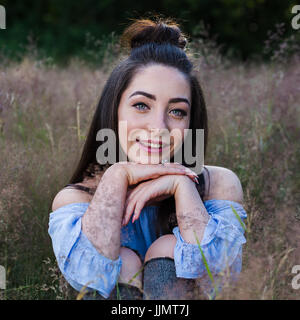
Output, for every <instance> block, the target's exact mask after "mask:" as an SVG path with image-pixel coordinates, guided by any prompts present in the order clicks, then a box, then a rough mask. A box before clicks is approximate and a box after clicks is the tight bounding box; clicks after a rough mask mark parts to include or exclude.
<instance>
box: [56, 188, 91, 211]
mask: <svg viewBox="0 0 300 320" xmlns="http://www.w3.org/2000/svg"><path fill="white" fill-rule="evenodd" d="M78 184H80V185H83V184H82V183H78ZM92 197H93V196H92V195H91V194H89V193H87V192H84V191H81V190H78V189H75V188H69V187H66V188H63V189H62V190H60V191H59V192H58V193H57V194H56V196H55V197H54V199H53V202H52V211H55V210H57V209H58V208H60V207H62V206H65V205H67V204H70V203H79V202H91V200H92Z"/></svg>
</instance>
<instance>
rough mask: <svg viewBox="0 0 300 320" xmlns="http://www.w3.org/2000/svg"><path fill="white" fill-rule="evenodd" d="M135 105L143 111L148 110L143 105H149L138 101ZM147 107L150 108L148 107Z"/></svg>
mask: <svg viewBox="0 0 300 320" xmlns="http://www.w3.org/2000/svg"><path fill="white" fill-rule="evenodd" d="M133 106H134V107H136V108H137V109H138V110H141V111H144V110H146V108H143V107H147V106H146V105H145V104H144V103H142V102H138V103H136V104H134V105H133ZM140 106H142V107H140ZM147 108H148V107H147Z"/></svg>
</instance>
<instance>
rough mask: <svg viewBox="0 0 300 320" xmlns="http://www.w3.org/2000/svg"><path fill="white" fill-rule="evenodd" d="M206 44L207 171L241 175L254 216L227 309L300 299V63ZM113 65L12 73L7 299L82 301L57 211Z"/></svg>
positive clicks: (3, 249) (1, 238)
mask: <svg viewBox="0 0 300 320" xmlns="http://www.w3.org/2000/svg"><path fill="white" fill-rule="evenodd" d="M201 45H202V44H201V43H197V42H194V44H193V46H192V47H191V57H192V58H193V61H194V64H195V69H196V70H197V72H198V76H199V80H200V83H201V85H202V87H203V91H204V93H205V98H206V102H207V108H208V115H209V128H210V136H209V147H208V156H207V157H206V159H205V163H206V164H207V165H216V166H223V167H227V168H229V169H231V170H233V171H234V172H235V173H236V174H237V175H238V176H239V178H240V180H241V182H242V186H243V190H244V196H245V203H244V206H245V209H246V211H247V213H248V219H247V221H246V225H247V233H246V237H247V243H246V244H245V246H244V249H243V270H242V273H241V275H240V277H239V281H238V282H237V283H236V285H235V286H233V285H229V286H227V287H226V286H225V287H224V290H223V291H222V293H221V294H220V296H218V299H298V298H299V292H298V291H297V290H295V289H293V288H292V286H291V281H292V277H293V276H294V275H293V274H292V273H291V269H292V266H293V265H295V264H300V249H299V245H298V244H299V237H300V236H299V235H300V204H299V187H300V185H299V181H300V179H299V170H298V165H299V163H300V161H299V160H300V151H299V150H300V143H299V136H300V135H299V103H300V85H299V84H300V60H299V56H297V55H295V56H294V57H293V59H292V58H291V59H290V60H289V61H285V62H276V61H273V62H272V63H270V64H264V63H256V64H250V63H249V64H242V63H238V62H232V61H228V60H226V59H224V58H222V57H221V56H220V55H219V54H218V52H217V51H214V50H212V49H211V48H209V47H208V48H207V50H205V51H203V50H202V49H203V47H202V46H201ZM200 49H201V50H200ZM121 57H122V56H121V55H120V56H118V55H116V59H119V58H121ZM109 58H110V59H111V57H109ZM115 63H117V62H115ZM104 65H105V68H101V67H97V68H91V66H87V65H86V64H85V63H83V62H81V61H78V60H77V61H75V60H74V61H73V62H71V63H70V65H69V66H68V67H66V68H58V67H57V66H56V65H55V64H51V65H47V64H45V63H43V61H38V60H36V59H32V58H30V57H28V58H26V59H24V60H23V61H22V63H19V64H13V63H11V64H9V63H7V61H6V63H5V64H4V63H2V65H1V73H0V143H1V153H0V161H1V167H0V265H3V266H5V268H6V270H7V275H6V277H7V289H6V290H1V291H0V298H1V299H73V298H74V297H76V292H75V291H72V290H70V288H69V287H68V286H67V285H66V283H65V282H64V280H63V278H62V276H61V274H60V272H59V270H58V268H57V265H56V261H55V258H54V255H53V251H52V246H51V242H50V238H49V236H48V233H47V228H48V218H49V206H50V205H51V202H52V200H53V197H54V195H55V194H56V193H57V192H58V191H59V190H60V189H61V188H62V186H63V185H64V184H66V183H67V182H68V179H69V177H70V175H71V173H72V171H73V169H74V166H75V164H76V163H77V161H78V159H79V155H80V152H81V148H82V146H83V142H84V138H85V134H86V133H87V129H88V126H89V123H90V121H91V118H92V116H93V113H94V110H95V108H96V104H97V101H98V98H99V96H100V94H101V90H102V88H103V86H104V84H105V81H106V79H107V77H108V74H109V72H110V70H111V68H112V67H113V66H114V64H113V63H111V60H110V62H109V64H105V63H104Z"/></svg>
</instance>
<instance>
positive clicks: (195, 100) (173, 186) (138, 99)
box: [49, 20, 246, 299]
mask: <svg viewBox="0 0 300 320" xmlns="http://www.w3.org/2000/svg"><path fill="white" fill-rule="evenodd" d="M121 40H122V44H123V45H127V46H128V47H129V48H130V49H131V51H130V54H129V56H128V58H127V59H125V60H124V61H122V62H121V63H119V65H118V66H117V67H116V68H115V69H114V70H113V71H112V73H111V75H110V77H109V79H108V80H107V83H106V85H105V87H104V89H103V92H102V95H101V98H100V101H99V104H98V107H97V109H96V112H95V114H94V117H93V120H92V123H91V127H90V130H89V133H88V135H87V139H86V142H85V145H84V148H83V152H82V156H81V160H80V162H79V164H78V167H77V169H76V170H75V172H74V174H73V177H72V178H71V180H70V183H69V184H68V185H66V186H65V188H63V189H62V190H61V191H60V192H59V193H58V194H57V195H56V196H55V198H54V200H53V204H52V211H53V212H52V213H51V214H50V221H49V234H50V236H51V238H52V243H53V249H54V253H55V256H56V259H57V262H58V265H59V268H60V270H61V272H62V273H63V275H64V277H65V278H66V280H67V281H68V282H69V283H70V284H71V286H73V287H74V288H75V289H76V290H78V291H79V290H81V289H82V288H83V287H85V288H87V291H88V293H87V294H86V295H85V297H86V298H88V299H92V298H93V297H94V298H95V299H116V297H117V291H118V290H117V289H119V293H120V295H121V299H131V298H133V299H195V298H196V299H198V298H199V294H198V293H196V292H198V291H195V290H196V289H197V290H198V289H199V286H197V287H196V283H197V284H199V283H200V289H201V290H200V292H201V293H205V294H206V295H212V296H214V295H215V293H216V290H218V288H219V289H220V288H221V284H219V285H218V286H219V287H218V286H216V284H215V283H211V279H210V278H208V271H207V268H206V266H205V262H207V265H208V267H209V270H210V272H211V273H212V274H213V276H214V279H217V278H216V275H221V274H224V273H225V272H226V270H227V271H230V273H229V274H231V275H234V274H235V275H236V274H238V273H239V272H240V270H241V253H242V244H243V243H245V242H246V240H245V237H244V235H243V232H244V230H243V227H242V225H241V224H240V222H239V219H238V218H237V216H236V213H237V214H238V215H239V216H240V218H241V219H242V220H243V219H245V218H246V213H245V211H244V209H243V207H242V201H243V192H242V188H241V184H240V181H239V179H238V177H237V176H236V175H235V174H234V173H233V172H232V171H231V170H229V169H226V168H222V167H216V166H204V167H203V170H202V172H201V173H200V174H198V175H196V173H195V172H193V170H192V169H191V166H190V165H189V164H187V163H186V162H185V160H184V159H183V160H182V163H176V162H174V155H175V154H176V152H179V151H178V150H182V149H181V148H184V142H185V141H186V140H184V139H183V138H182V137H184V129H190V130H191V131H192V133H193V135H194V132H195V130H196V129H202V130H204V153H205V150H206V146H207V136H208V126H207V114H206V106H205V101H204V98H203V94H202V90H201V88H200V85H199V83H198V81H197V78H196V76H195V75H194V74H193V65H192V63H191V62H190V60H189V59H188V57H187V55H186V53H185V50H184V49H185V46H186V38H185V36H184V35H183V33H182V32H181V31H180V29H179V27H178V25H177V24H176V23H175V22H173V21H171V20H164V21H163V20H157V21H151V20H136V21H135V22H133V23H132V24H131V25H130V26H129V27H128V28H127V29H126V30H125V31H124V33H123V35H122V38H121ZM121 123H126V130H127V131H126V132H124V130H123V131H122V130H121ZM104 128H107V129H111V130H113V132H114V133H115V135H116V150H115V151H116V162H115V163H113V164H111V163H108V164H107V165H100V164H99V161H98V160H99V159H97V157H96V154H97V150H98V148H99V146H100V145H101V141H98V140H99V139H96V136H97V132H98V131H99V130H101V129H104ZM170 132H175V134H174V135H172V139H167V137H168V134H167V133H170ZM194 137H195V136H194ZM102 143H103V141H102ZM192 144H193V145H192V147H193V152H194V151H195V149H196V142H195V139H193V142H192ZM118 146H120V147H121V148H120V149H119V148H118ZM119 150H121V153H122V152H124V154H125V155H126V159H127V161H120V159H121V155H120V152H119ZM122 159H124V158H122ZM165 159H170V161H168V162H165V161H164V160H165ZM195 177H197V178H198V180H197V178H195ZM232 208H234V210H232ZM198 243H200V244H201V249H202V251H200V249H199V245H198ZM203 255H204V257H203ZM205 260H206V261H205ZM195 279H198V281H195ZM220 283H221V282H220ZM117 284H118V285H117Z"/></svg>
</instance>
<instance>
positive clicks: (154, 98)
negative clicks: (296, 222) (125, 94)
mask: <svg viewBox="0 0 300 320" xmlns="http://www.w3.org/2000/svg"><path fill="white" fill-rule="evenodd" d="M139 94H140V95H143V96H145V97H147V98H149V99H152V100H154V101H156V97H155V96H154V95H153V94H151V93H147V92H144V91H135V92H134V93H132V94H131V95H130V96H129V98H131V97H132V96H135V95H139ZM129 98H128V99H129ZM176 102H185V103H187V104H188V105H189V106H190V103H189V100H188V99H186V98H181V97H177V98H171V99H170V100H169V103H176Z"/></svg>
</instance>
